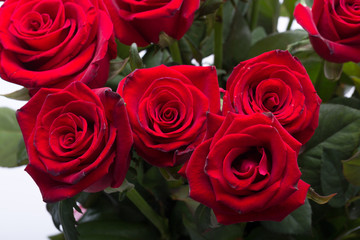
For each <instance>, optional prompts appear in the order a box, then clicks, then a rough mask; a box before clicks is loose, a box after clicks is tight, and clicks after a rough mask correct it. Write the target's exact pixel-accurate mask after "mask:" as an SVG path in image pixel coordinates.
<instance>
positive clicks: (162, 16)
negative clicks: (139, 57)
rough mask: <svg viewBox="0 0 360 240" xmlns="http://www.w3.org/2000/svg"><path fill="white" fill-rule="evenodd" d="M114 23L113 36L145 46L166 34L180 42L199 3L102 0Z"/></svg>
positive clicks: (161, 0)
mask: <svg viewBox="0 0 360 240" xmlns="http://www.w3.org/2000/svg"><path fill="white" fill-rule="evenodd" d="M104 2H105V4H106V6H107V8H108V10H109V13H110V16H111V19H112V21H113V23H114V27H115V34H116V37H117V38H118V39H119V40H120V42H122V43H124V44H127V45H130V44H132V43H133V42H135V43H136V44H137V45H138V46H141V47H144V46H146V45H148V44H150V43H158V42H159V35H160V33H161V32H165V33H166V34H167V35H169V36H170V37H172V38H175V39H178V40H179V39H180V38H181V37H182V36H183V35H184V34H185V33H186V31H187V30H188V29H189V28H190V26H191V24H192V22H193V20H194V14H195V11H196V10H197V9H198V8H199V5H200V0H156V1H149V0H104Z"/></svg>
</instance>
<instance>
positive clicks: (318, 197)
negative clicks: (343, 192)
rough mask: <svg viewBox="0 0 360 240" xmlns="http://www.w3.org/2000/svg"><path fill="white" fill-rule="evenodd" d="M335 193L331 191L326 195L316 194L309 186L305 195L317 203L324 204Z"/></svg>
mask: <svg viewBox="0 0 360 240" xmlns="http://www.w3.org/2000/svg"><path fill="white" fill-rule="evenodd" d="M336 194H337V193H333V194H330V195H327V196H321V195H320V194H318V193H317V192H316V191H315V190H314V189H313V188H312V187H310V188H309V190H308V192H307V195H306V197H307V198H308V199H311V200H313V201H314V202H316V203H317V204H326V203H328V202H329V201H330V200H331V199H332V198H333V197H334V196H335V195H336Z"/></svg>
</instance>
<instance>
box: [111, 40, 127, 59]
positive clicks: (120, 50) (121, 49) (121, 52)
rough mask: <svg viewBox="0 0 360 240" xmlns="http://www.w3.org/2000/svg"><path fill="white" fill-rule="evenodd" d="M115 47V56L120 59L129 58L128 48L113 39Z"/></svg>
mask: <svg viewBox="0 0 360 240" xmlns="http://www.w3.org/2000/svg"><path fill="white" fill-rule="evenodd" d="M115 41H116V46H117V54H118V56H119V57H120V58H121V59H125V58H127V57H129V50H130V46H128V45H125V44H123V43H121V42H120V41H119V40H118V39H117V38H116V39H115Z"/></svg>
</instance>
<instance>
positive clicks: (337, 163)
mask: <svg viewBox="0 0 360 240" xmlns="http://www.w3.org/2000/svg"><path fill="white" fill-rule="evenodd" d="M344 155H345V154H344V153H343V152H341V151H339V150H336V149H330V148H325V147H324V148H323V154H322V158H323V161H322V166H321V172H320V179H321V187H322V190H323V192H324V194H332V193H337V194H336V196H334V197H333V198H332V199H331V200H330V202H329V204H330V205H331V206H333V207H342V206H344V205H345V202H346V201H347V199H346V196H345V193H346V191H347V189H348V187H349V184H348V183H347V181H346V180H345V177H344V175H343V173H342V167H341V160H343V159H344Z"/></svg>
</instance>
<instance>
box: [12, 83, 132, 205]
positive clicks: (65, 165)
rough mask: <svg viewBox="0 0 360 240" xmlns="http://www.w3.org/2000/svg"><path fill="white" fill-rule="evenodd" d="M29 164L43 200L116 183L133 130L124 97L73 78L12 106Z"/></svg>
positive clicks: (123, 170) (126, 165) (122, 171)
mask: <svg viewBox="0 0 360 240" xmlns="http://www.w3.org/2000/svg"><path fill="white" fill-rule="evenodd" d="M17 119H18V122H19V125H20V128H21V131H22V133H23V137H24V140H25V146H26V150H27V152H28V156H29V164H28V165H27V167H26V168H25V170H26V171H27V172H28V173H29V174H30V175H31V177H32V178H33V179H34V180H35V182H36V183H37V185H38V186H39V188H40V191H41V194H42V196H43V199H44V201H45V202H54V201H59V200H63V199H66V198H69V197H72V196H74V195H76V194H77V193H79V192H81V191H87V192H97V191H100V190H103V189H105V188H106V187H114V188H116V187H119V186H120V185H121V183H122V182H123V180H124V178H125V175H126V172H127V170H128V168H129V164H130V157H129V156H130V149H131V146H132V142H133V140H132V133H131V127H130V124H129V120H128V117H127V113H126V109H125V103H124V101H123V99H122V98H121V97H120V96H119V95H118V94H117V93H115V92H112V91H111V89H109V88H97V89H93V90H91V89H90V88H89V87H87V86H86V85H85V84H84V83H81V82H74V83H71V84H70V85H69V86H68V87H66V88H64V89H46V88H42V89H40V90H39V91H38V92H37V93H36V94H35V95H34V96H33V97H32V98H31V99H30V100H29V102H28V103H27V104H26V105H25V106H24V107H22V108H21V109H20V110H18V111H17Z"/></svg>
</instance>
